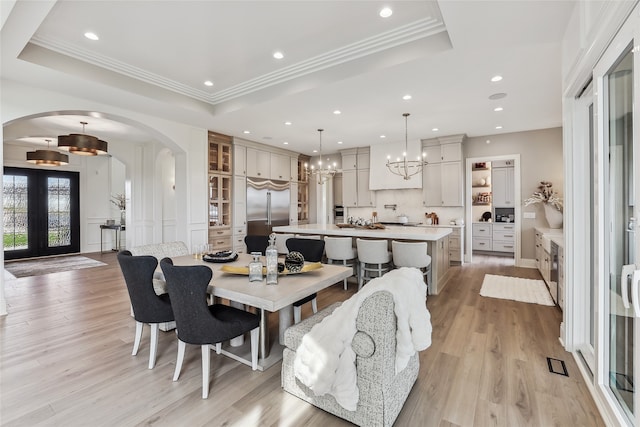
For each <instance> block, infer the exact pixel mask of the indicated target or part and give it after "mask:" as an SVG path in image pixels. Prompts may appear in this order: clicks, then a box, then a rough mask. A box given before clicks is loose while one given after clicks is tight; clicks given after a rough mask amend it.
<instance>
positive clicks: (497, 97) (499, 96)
mask: <svg viewBox="0 0 640 427" xmlns="http://www.w3.org/2000/svg"><path fill="white" fill-rule="evenodd" d="M506 96H507V94H506V93H502V92H499V93H494V94H493V95H489V99H492V100H494V101H495V100H496V99H502V98H504V97H506Z"/></svg>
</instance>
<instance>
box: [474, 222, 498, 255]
mask: <svg viewBox="0 0 640 427" xmlns="http://www.w3.org/2000/svg"><path fill="white" fill-rule="evenodd" d="M492 226H493V224H492V223H490V222H487V223H473V225H472V226H471V227H472V229H471V235H472V240H473V245H472V248H473V250H474V251H476V250H478V251H491V250H493V227H492Z"/></svg>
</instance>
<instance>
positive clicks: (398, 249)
mask: <svg viewBox="0 0 640 427" xmlns="http://www.w3.org/2000/svg"><path fill="white" fill-rule="evenodd" d="M427 248H428V247H427V243H426V242H398V241H396V240H394V241H392V242H391V250H392V252H393V265H394V266H396V267H415V268H418V269H420V270H421V271H422V275H423V276H424V282H425V283H426V284H427V289H429V283H430V282H431V281H430V280H429V276H431V256H430V255H429V254H428V253H427Z"/></svg>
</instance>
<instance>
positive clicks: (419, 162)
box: [387, 113, 427, 180]
mask: <svg viewBox="0 0 640 427" xmlns="http://www.w3.org/2000/svg"><path fill="white" fill-rule="evenodd" d="M402 116H403V117H404V153H402V159H401V158H400V157H398V158H397V159H396V161H395V162H392V161H391V156H387V168H389V171H390V172H391V173H392V174H394V175H398V176H401V177H403V178H404V179H405V180H409V179H411V177H412V176H413V175H415V174H417V173H420V172H422V168H423V167H424V165H426V164H427V162H426V159H425V154H422V157H420V156H418V158H417V159H416V160H407V146H408V142H407V139H408V131H407V127H408V125H407V121H408V118H409V113H404V114H403V115H402Z"/></svg>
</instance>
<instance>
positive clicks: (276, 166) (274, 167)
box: [269, 153, 291, 181]
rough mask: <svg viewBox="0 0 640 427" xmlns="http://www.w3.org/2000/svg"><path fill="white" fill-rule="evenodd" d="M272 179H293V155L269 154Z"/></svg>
mask: <svg viewBox="0 0 640 427" xmlns="http://www.w3.org/2000/svg"><path fill="white" fill-rule="evenodd" d="M269 160H270V175H269V177H270V178H271V179H277V180H280V181H289V180H291V157H289V156H285V155H284V154H276V153H270V154H269Z"/></svg>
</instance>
